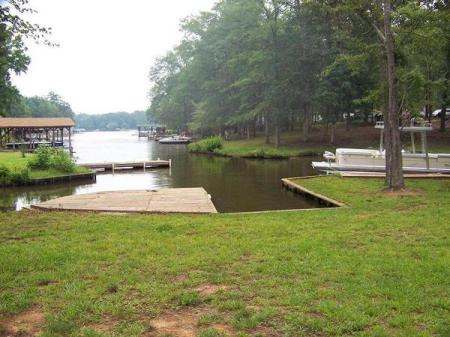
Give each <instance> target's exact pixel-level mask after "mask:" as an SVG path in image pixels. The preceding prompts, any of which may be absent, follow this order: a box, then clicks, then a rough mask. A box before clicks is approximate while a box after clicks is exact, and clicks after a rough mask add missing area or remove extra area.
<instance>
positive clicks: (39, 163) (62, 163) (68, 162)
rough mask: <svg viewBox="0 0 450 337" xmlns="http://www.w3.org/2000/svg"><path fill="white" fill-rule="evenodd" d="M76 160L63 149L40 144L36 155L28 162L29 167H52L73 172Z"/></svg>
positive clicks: (39, 168) (41, 168) (42, 168)
mask: <svg viewBox="0 0 450 337" xmlns="http://www.w3.org/2000/svg"><path fill="white" fill-rule="evenodd" d="M75 166H76V165H75V162H74V161H73V160H72V158H70V155H69V154H68V153H67V152H66V151H64V150H63V149H55V148H51V147H49V146H46V145H40V146H39V147H38V148H37V149H36V152H35V157H34V158H33V159H31V160H30V161H29V162H28V167H29V168H31V169H37V170H48V169H50V168H53V169H56V170H58V171H62V172H65V173H72V172H74V171H75Z"/></svg>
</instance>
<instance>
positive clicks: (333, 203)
mask: <svg viewBox="0 0 450 337" xmlns="http://www.w3.org/2000/svg"><path fill="white" fill-rule="evenodd" d="M313 178H317V176H313V177H300V178H297V179H313ZM290 179H293V178H283V179H281V184H282V185H283V186H284V187H285V188H287V189H288V190H291V191H294V192H295V193H298V194H301V195H304V196H305V197H307V198H312V199H315V200H317V202H318V203H319V204H322V205H325V206H327V207H347V205H345V204H343V203H342V202H339V201H337V200H334V199H331V198H328V197H326V196H324V195H322V194H319V193H316V192H313V191H311V190H309V189H307V188H305V187H303V186H300V185H298V184H296V183H294V182H292V181H291V180H290Z"/></svg>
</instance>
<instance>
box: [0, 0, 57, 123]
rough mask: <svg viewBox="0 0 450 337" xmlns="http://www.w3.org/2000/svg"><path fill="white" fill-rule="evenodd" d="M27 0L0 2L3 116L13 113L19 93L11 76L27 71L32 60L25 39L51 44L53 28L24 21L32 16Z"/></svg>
mask: <svg viewBox="0 0 450 337" xmlns="http://www.w3.org/2000/svg"><path fill="white" fill-rule="evenodd" d="M33 12H34V11H33V9H31V8H30V7H29V5H28V0H5V1H2V2H0V116H5V115H9V114H10V110H11V108H12V106H13V105H14V104H17V103H18V101H19V100H20V93H19V91H18V90H17V88H16V87H15V86H14V85H13V84H12V82H11V76H12V74H16V75H20V74H22V73H24V72H26V71H27V69H28V65H29V63H30V58H29V57H28V56H27V54H26V51H27V48H26V46H25V44H24V40H25V39H31V40H34V41H35V42H43V43H45V44H48V45H52V43H51V42H50V41H48V40H47V36H48V34H50V32H51V29H50V28H47V27H42V26H39V25H36V24H33V23H31V22H29V21H27V20H25V19H23V18H22V16H23V14H25V13H33Z"/></svg>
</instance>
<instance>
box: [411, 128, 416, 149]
mask: <svg viewBox="0 0 450 337" xmlns="http://www.w3.org/2000/svg"><path fill="white" fill-rule="evenodd" d="M411 146H412V153H416V144H415V143H414V132H411Z"/></svg>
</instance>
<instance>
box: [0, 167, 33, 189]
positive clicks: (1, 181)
mask: <svg viewBox="0 0 450 337" xmlns="http://www.w3.org/2000/svg"><path fill="white" fill-rule="evenodd" d="M29 180H30V173H29V171H28V168H23V169H21V170H18V171H13V170H10V169H9V168H8V167H6V166H4V165H0V186H9V185H23V184H26V183H27V182H28V181H29Z"/></svg>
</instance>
